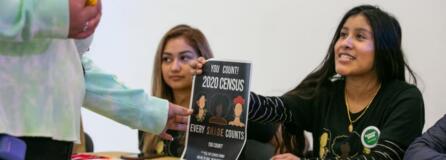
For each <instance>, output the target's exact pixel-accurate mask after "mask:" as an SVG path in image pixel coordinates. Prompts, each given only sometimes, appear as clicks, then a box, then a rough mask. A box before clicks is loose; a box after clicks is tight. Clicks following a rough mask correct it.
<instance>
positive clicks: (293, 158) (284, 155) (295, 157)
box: [271, 153, 300, 160]
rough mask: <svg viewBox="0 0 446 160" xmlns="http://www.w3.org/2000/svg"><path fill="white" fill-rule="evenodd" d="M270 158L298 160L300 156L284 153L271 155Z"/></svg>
mask: <svg viewBox="0 0 446 160" xmlns="http://www.w3.org/2000/svg"><path fill="white" fill-rule="evenodd" d="M271 160H300V158H299V157H297V156H295V155H294V154H291V153H284V154H278V155H275V156H273V157H272V158H271Z"/></svg>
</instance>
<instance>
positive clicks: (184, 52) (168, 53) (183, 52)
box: [163, 50, 194, 55]
mask: <svg viewBox="0 0 446 160" xmlns="http://www.w3.org/2000/svg"><path fill="white" fill-rule="evenodd" d="M186 53H194V52H193V51H190V50H184V51H181V52H180V53H178V54H180V55H182V54H186ZM165 54H166V55H172V53H170V52H163V55H165Z"/></svg>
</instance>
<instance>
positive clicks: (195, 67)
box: [189, 57, 207, 75]
mask: <svg viewBox="0 0 446 160" xmlns="http://www.w3.org/2000/svg"><path fill="white" fill-rule="evenodd" d="M206 62H207V60H206V59H205V58H204V57H198V58H197V60H195V61H191V62H190V64H189V65H190V66H191V68H192V70H191V72H192V73H191V74H194V75H200V74H201V73H203V66H204V64H206Z"/></svg>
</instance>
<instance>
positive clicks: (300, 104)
mask: <svg viewBox="0 0 446 160" xmlns="http://www.w3.org/2000/svg"><path fill="white" fill-rule="evenodd" d="M309 106H310V101H309V100H303V99H301V98H299V97H297V96H293V95H284V96H281V97H265V96H262V95H258V94H255V93H253V92H251V94H250V101H249V120H250V121H256V122H259V123H277V122H281V123H284V124H285V125H287V126H291V125H292V126H293V127H299V128H302V126H303V125H301V124H311V123H307V121H308V120H309V118H308V116H309V115H312V114H309V113H310V112H311V111H309V109H310V108H311V107H309Z"/></svg>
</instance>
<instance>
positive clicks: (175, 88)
mask: <svg viewBox="0 0 446 160" xmlns="http://www.w3.org/2000/svg"><path fill="white" fill-rule="evenodd" d="M198 57H204V58H205V59H209V58H212V57H213V54H212V51H211V48H210V47H209V44H208V41H207V39H206V37H205V36H204V34H203V33H202V32H201V31H200V30H198V29H196V28H193V27H190V26H188V25H184V24H181V25H177V26H175V27H173V28H172V29H170V30H169V31H168V32H167V33H166V34H165V35H164V37H163V38H162V39H161V41H160V43H159V46H158V50H157V51H156V54H155V59H154V67H153V81H152V95H153V96H155V97H159V98H163V99H167V100H169V101H170V102H172V103H174V104H177V105H180V106H183V107H188V106H189V104H190V96H191V90H192V79H193V78H192V75H191V67H190V65H189V62H190V61H191V60H195V59H196V58H198ZM195 112H198V110H196V111H195ZM168 133H171V134H172V135H173V136H174V140H173V141H167V140H162V139H161V138H160V137H159V136H158V135H155V134H151V133H146V132H142V131H140V132H139V135H138V138H139V142H140V143H139V149H140V150H141V152H142V153H144V154H146V155H147V154H149V155H168V156H176V157H179V156H181V153H182V152H183V148H184V143H185V133H180V132H177V131H170V130H169V131H168Z"/></svg>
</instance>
